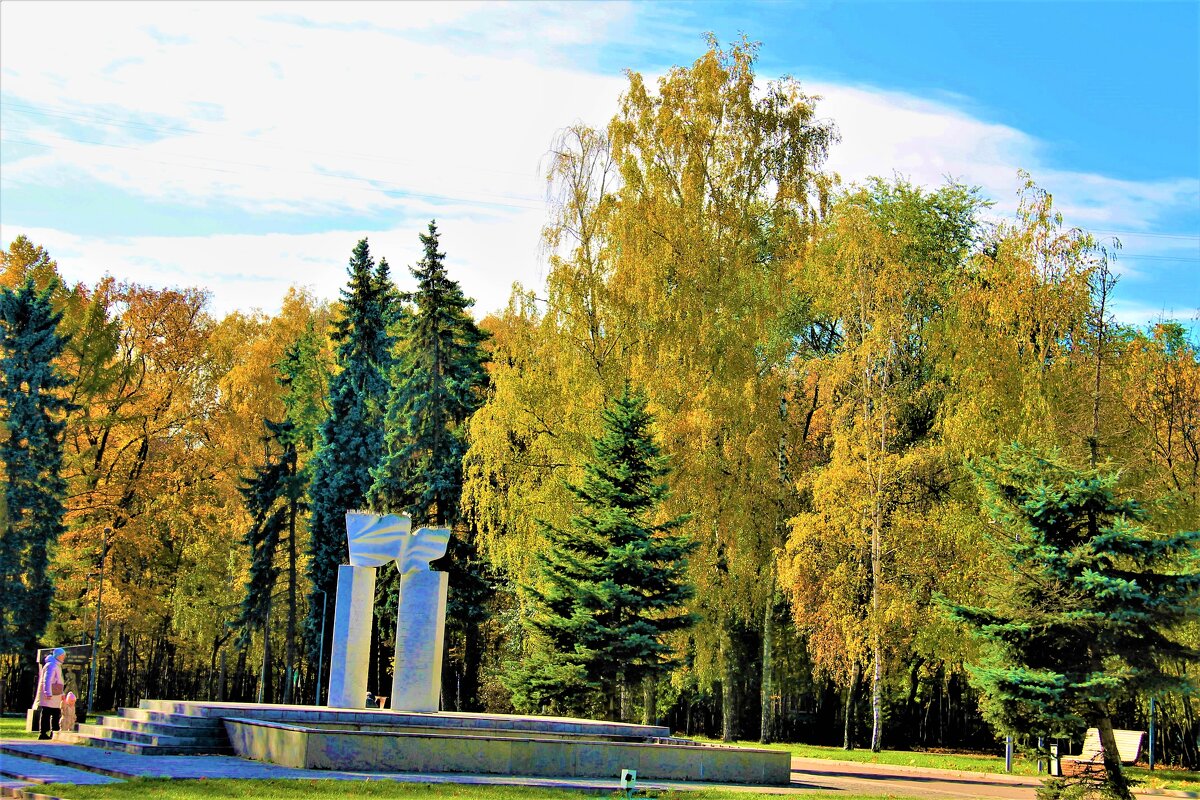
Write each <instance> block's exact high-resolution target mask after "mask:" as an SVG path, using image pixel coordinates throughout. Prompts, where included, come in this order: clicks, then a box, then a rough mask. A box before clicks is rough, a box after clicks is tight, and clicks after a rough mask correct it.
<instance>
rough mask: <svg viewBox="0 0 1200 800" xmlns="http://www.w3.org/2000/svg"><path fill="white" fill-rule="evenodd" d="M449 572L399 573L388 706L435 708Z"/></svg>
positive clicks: (438, 695) (440, 690)
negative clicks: (393, 660) (394, 648)
mask: <svg viewBox="0 0 1200 800" xmlns="http://www.w3.org/2000/svg"><path fill="white" fill-rule="evenodd" d="M449 585H450V574H449V573H447V572H431V571H429V570H427V569H426V570H417V571H415V572H409V573H406V574H404V575H402V576H401V577H400V604H399V611H398V613H397V614H396V653H395V655H396V661H395V672H394V677H393V678H392V698H391V707H392V708H393V709H396V710H398V711H426V712H433V711H437V710H438V704H439V701H440V699H441V693H442V651H443V648H444V646H445V631H446V624H445V623H446V591H447V588H448V587H449Z"/></svg>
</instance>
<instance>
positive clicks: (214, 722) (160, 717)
mask: <svg viewBox="0 0 1200 800" xmlns="http://www.w3.org/2000/svg"><path fill="white" fill-rule="evenodd" d="M103 720H104V724H108V723H109V722H110V721H112V720H130V721H131V722H145V723H154V724H159V725H176V726H179V727H184V728H193V729H195V730H213V731H217V730H224V726H223V725H222V724H221V718H220V717H201V716H195V715H188V714H173V713H170V712H166V711H155V710H152V709H145V708H122V709H121V710H120V711H119V712H117V716H116V717H112V716H106V717H103Z"/></svg>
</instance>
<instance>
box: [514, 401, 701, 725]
mask: <svg viewBox="0 0 1200 800" xmlns="http://www.w3.org/2000/svg"><path fill="white" fill-rule="evenodd" d="M646 402H647V401H646V397H645V396H644V395H642V394H640V393H638V392H635V391H634V390H633V389H632V388H631V387H630V385H629V384H626V386H625V389H624V391H623V393H622V394H621V396H620V397H618V398H616V399H615V400H614V401H613V403H612V405H611V407H610V408H608V409H606V410H605V411H604V412H603V413H602V421H603V431H602V433H601V435H600V436H599V437H598V438H597V439H596V440H595V441H594V443H593V452H592V457H591V460H590V461H589V462H588V463H587V464H586V465H585V466H584V478H583V483H582V485H579V486H574V485H568V488H569V489H570V491H571V493H572V494H574V496H575V498H576V499H577V501H578V503H579V506H580V513H579V514H578V515H576V516H574V517H572V519H571V524H570V526H569V527H567V528H565V529H559V528H556V527H554V526H551V525H545V526H544V530H545V534H546V537H547V540H548V541H547V547H546V548H545V550H544V551H543V552H542V553H539V554H538V556H537V558H536V576H535V577H536V580H535V582H534V584H533V585H532V586H529V587H526V589H525V591H526V595H527V599H528V600H529V602H530V605H531V609H532V611H531V614H530V616H529V622H528V624H529V627H530V628H531V631H530V632H531V633H533V634H534V638H535V639H539V640H541V643H542V644H544V645H546V647H545V648H544V649H543V650H541V651H540V652H536V651H535V653H534V654H533V656H532V658H531V659H530V660H529V661H528V662H527V663H526V664H525V665H523V666H518V667H517V668H516V669H515V670H514V672H513V679H511V680H510V681H509V685H510V688H512V689H514V690H515V696H516V698H517V699H518V701H521V700H523V701H524V704H525V705H527V706H539V705H540V706H546V705H550V706H555V707H557V708H559V709H561V710H572V711H574V710H579V708H578V699H577V695H578V693H579V691H580V689H584V688H592V689H599V690H600V691H601V693H602V696H603V699H604V701H605V705H606V711H607V714H608V716H609V718H616V716H617V709H618V701H619V697H620V693H621V691H622V690H623V688H625V687H626V686H627V685H631V684H637V683H639V682H641V681H644V680H653V679H655V678H657V677H659V676H661V675H663V674H664V673H666V672H667V671H668V670H669V669H671V668H672V667H673V666H675V663H676V662H675V659H674V658H673V657H672V653H671V645H670V643H669V642H668V641H667V640H666V638H667V634H670V633H672V632H675V631H679V630H682V629H685V628H687V627H689V626H690V625H691V624H693V622H694V621H695V619H694V616H693V615H692V614H690V613H689V612H687V611H685V610H684V608H683V607H684V604H685V603H687V601H688V600H690V599H691V598H692V596H693V594H694V589H693V587H692V585H691V584H690V583H688V581H687V556H688V554H689V553H691V552H692V550H693V549H694V547H695V543H694V542H692V541H691V540H690V539H688V538H686V537H685V536H682V535H679V534H676V533H674V531H675V530H676V529H678V528H679V526H681V525H682V524H683V523H684V522H685V521H686V520H687V517H686V516H682V517H676V518H674V519H671V520H666V521H658V519H657V517H658V510H659V506H660V504H661V503H662V501H663V500H664V499H666V496H667V484H666V481H665V480H664V479H665V477H666V476H667V475H668V474H669V472H670V468H669V467H668V465H667V460H666V458H665V457H664V456H663V455H662V452H661V450H660V448H659V446H658V444H657V443H656V442H655V440H654V438H653V435H652V432H651V428H652V426H653V422H654V420H653V417H652V416H651V414H650V413H649V411H648V410H647V408H646ZM572 695H576V697H572ZM648 700H650V701H651V702H652V696H651V697H650V698H648Z"/></svg>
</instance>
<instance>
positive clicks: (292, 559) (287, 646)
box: [283, 450, 298, 705]
mask: <svg viewBox="0 0 1200 800" xmlns="http://www.w3.org/2000/svg"><path fill="white" fill-rule="evenodd" d="M293 452H294V450H293ZM292 471H293V472H295V469H294V468H293V470H292ZM292 479H293V480H295V476H294V475H293V476H292ZM297 502H298V501H297V500H296V499H294V498H289V499H288V608H287V632H286V636H287V639H286V641H285V643H284V655H285V658H286V659H287V670H286V675H287V683H286V685H285V686H284V687H283V702H284V704H285V705H287V704H289V703H291V702H292V685H293V684H294V683H295V679H294V677H293V675H294V670H295V668H296V503H297Z"/></svg>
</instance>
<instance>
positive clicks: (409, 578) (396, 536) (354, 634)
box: [329, 511, 450, 711]
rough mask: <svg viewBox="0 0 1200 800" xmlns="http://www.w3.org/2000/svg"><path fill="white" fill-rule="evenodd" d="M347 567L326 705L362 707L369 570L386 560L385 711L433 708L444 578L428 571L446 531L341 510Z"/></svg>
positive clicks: (340, 582)
mask: <svg viewBox="0 0 1200 800" xmlns="http://www.w3.org/2000/svg"><path fill="white" fill-rule="evenodd" d="M346 541H347V544H348V545H349V549H350V563H349V564H343V565H342V566H340V567H338V578H337V601H336V604H335V605H334V617H333V649H332V652H331V654H330V658H331V663H330V668H329V705H330V706H333V707H334V708H362V706H363V705H364V703H365V701H366V696H367V669H368V665H369V661H370V654H371V621H372V618H373V616H374V612H375V570H376V569H377V568H378V567H382V566H386V565H387V564H389V563H394V564H395V565H396V569H397V570H399V572H400V602H399V604H398V607H397V611H396V662H395V672H394V677H393V678H392V702H391V707H392V708H393V709H395V710H398V711H437V710H438V699H439V696H440V694H441V688H442V687H441V683H442V649H443V642H444V635H445V628H446V588H447V585H448V581H449V575H448V574H447V573H445V572H434V571H432V570H430V569H429V562H430V561H433V560H434V559H437V558H441V557H442V556H443V555H445V554H446V546H447V544H448V543H449V541H450V529H449V528H418V529H417V530H416V531H413V530H412V519H411V518H409V517H407V516H404V515H401V514H386V515H378V514H369V513H366V512H362V511H350V512H347V513H346Z"/></svg>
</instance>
